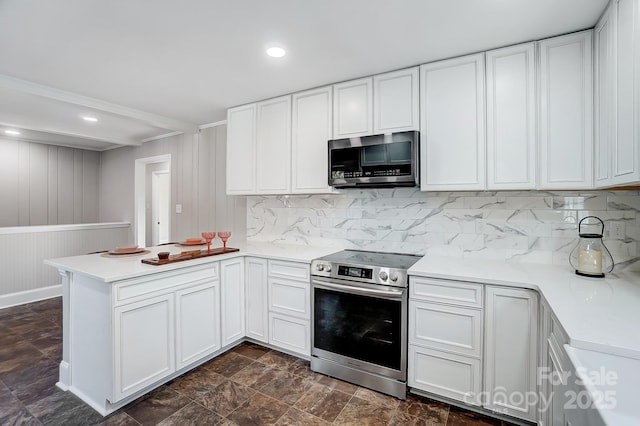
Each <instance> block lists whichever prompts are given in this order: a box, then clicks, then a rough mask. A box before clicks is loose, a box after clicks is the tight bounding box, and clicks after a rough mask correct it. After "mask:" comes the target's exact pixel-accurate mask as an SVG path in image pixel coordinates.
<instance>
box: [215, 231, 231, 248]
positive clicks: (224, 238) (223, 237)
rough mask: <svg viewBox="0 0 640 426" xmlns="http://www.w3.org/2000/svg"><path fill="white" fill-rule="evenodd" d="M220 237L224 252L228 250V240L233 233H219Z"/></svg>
mask: <svg viewBox="0 0 640 426" xmlns="http://www.w3.org/2000/svg"><path fill="white" fill-rule="evenodd" d="M218 237H220V239H221V240H222V247H223V248H222V250H224V251H226V250H227V240H228V239H229V237H231V231H222V232H218Z"/></svg>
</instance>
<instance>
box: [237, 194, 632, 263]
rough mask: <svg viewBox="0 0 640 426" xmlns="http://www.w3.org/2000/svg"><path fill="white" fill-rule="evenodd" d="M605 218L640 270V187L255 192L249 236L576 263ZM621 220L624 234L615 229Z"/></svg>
mask: <svg viewBox="0 0 640 426" xmlns="http://www.w3.org/2000/svg"><path fill="white" fill-rule="evenodd" d="M588 215H594V216H598V217H600V218H601V219H602V220H603V221H604V222H605V232H606V234H605V239H604V241H605V244H606V245H607V247H608V248H609V250H611V252H612V254H613V256H614V259H615V261H616V262H617V263H618V264H619V268H620V269H622V268H631V269H636V270H640V192H638V191H579V192H578V191H575V192H538V191H527V192H477V193H476V192H429V193H424V192H420V190H418V189H416V188H398V189H373V190H344V191H342V192H341V193H340V194H336V195H313V196H270V197H258V196H252V197H248V198H247V240H248V242H251V241H272V242H283V243H291V244H303V245H317V246H326V247H336V250H338V249H342V248H355V249H363V250H374V251H391V252H406V253H419V254H427V253H428V254H444V255H453V256H462V257H468V258H484V259H501V260H508V261H513V262H532V263H546V264H567V261H568V256H569V254H570V252H571V250H572V249H573V248H574V247H575V244H576V242H577V237H578V229H577V223H578V221H579V220H580V219H582V218H583V217H585V216H588ZM614 223H618V224H620V225H621V227H622V229H623V230H624V232H623V235H619V236H613V235H610V232H609V231H610V229H611V225H612V224H614Z"/></svg>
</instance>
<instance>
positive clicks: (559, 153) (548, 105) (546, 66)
mask: <svg viewBox="0 0 640 426" xmlns="http://www.w3.org/2000/svg"><path fill="white" fill-rule="evenodd" d="M592 36H593V31H591V30H589V31H582V32H579V33H574V34H569V35H566V36H560V37H554V38H551V39H547V40H543V41H541V42H539V43H538V45H539V50H540V138H539V140H540V189H588V188H592V187H593V78H592V67H593V64H592V59H591V56H592V55H591V53H592Z"/></svg>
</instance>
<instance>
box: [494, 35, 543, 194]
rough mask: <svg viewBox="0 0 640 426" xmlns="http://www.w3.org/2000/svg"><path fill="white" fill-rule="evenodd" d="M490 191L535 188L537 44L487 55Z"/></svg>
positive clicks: (512, 47)
mask: <svg viewBox="0 0 640 426" xmlns="http://www.w3.org/2000/svg"><path fill="white" fill-rule="evenodd" d="M486 58H487V188H488V189H534V188H535V185H536V181H535V177H536V173H535V170H536V92H535V78H536V77H535V44H534V43H527V44H521V45H518V46H511V47H506V48H503V49H497V50H492V51H489V52H487V54H486Z"/></svg>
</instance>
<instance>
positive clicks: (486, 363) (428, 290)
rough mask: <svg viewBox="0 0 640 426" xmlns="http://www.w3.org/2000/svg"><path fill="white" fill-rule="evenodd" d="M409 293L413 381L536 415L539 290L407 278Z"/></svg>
mask: <svg viewBox="0 0 640 426" xmlns="http://www.w3.org/2000/svg"><path fill="white" fill-rule="evenodd" d="M409 294H410V298H409V351H408V352H409V360H408V368H409V369H408V383H409V386H410V387H412V388H415V389H417V390H421V391H424V392H429V393H432V394H434V395H437V396H442V397H445V398H449V399H452V400H457V401H461V402H463V403H465V404H469V405H476V406H481V407H483V408H485V409H487V410H491V411H494V412H497V413H501V414H507V415H509V416H513V417H517V418H519V419H523V420H527V421H532V422H535V421H537V418H538V412H537V409H538V406H537V405H536V402H537V398H536V397H537V396H538V393H537V381H536V371H537V367H538V356H537V354H538V352H537V351H538V345H537V342H538V340H537V339H538V296H537V293H536V292H534V291H531V290H525V289H519V288H513V287H498V286H489V285H483V284H479V283H467V282H464V283H463V282H458V281H453V280H443V279H434V278H418V277H410V281H409ZM483 295H484V297H483Z"/></svg>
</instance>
